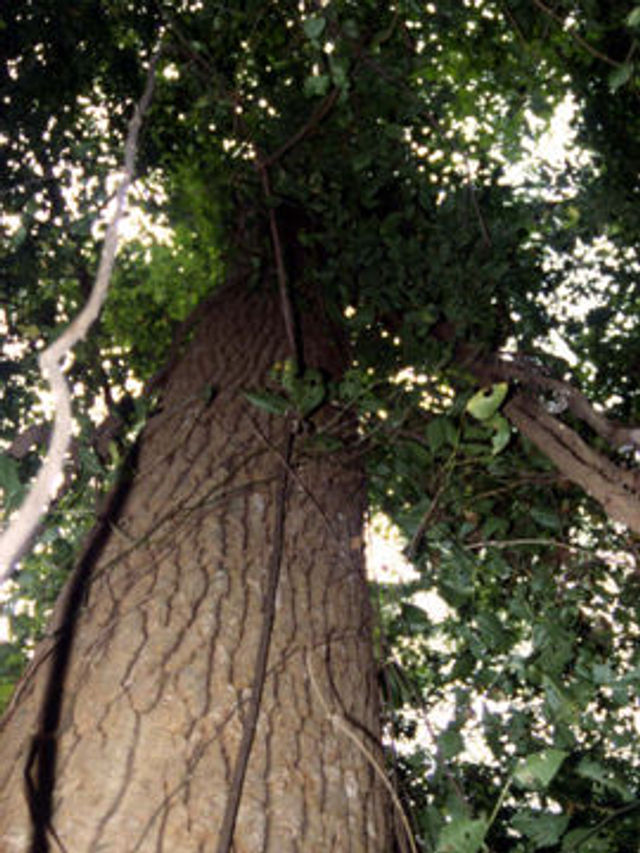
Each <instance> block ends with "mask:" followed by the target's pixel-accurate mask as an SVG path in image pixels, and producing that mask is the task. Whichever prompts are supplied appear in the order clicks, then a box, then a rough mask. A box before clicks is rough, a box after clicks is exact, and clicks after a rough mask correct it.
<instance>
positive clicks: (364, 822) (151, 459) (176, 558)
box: [0, 289, 390, 853]
mask: <svg viewBox="0 0 640 853" xmlns="http://www.w3.org/2000/svg"><path fill="white" fill-rule="evenodd" d="M302 328H303V338H304V350H305V359H306V361H307V363H308V364H310V365H315V366H319V367H322V368H323V369H324V370H326V371H328V372H330V373H333V374H334V375H335V374H336V373H337V372H339V371H340V369H341V368H342V366H343V362H344V357H343V355H342V353H341V352H340V348H339V346H338V345H337V343H336V340H335V338H333V337H332V336H331V334H330V333H328V331H327V327H326V326H325V324H324V323H323V322H321V321H320V320H319V319H318V317H317V316H315V317H314V318H313V319H309V320H307V321H304V318H303V324H302ZM286 354H287V346H286V336H285V333H284V329H283V324H282V321H281V317H280V311H279V308H278V304H277V300H275V299H270V298H266V297H264V296H259V295H257V294H254V295H250V294H248V293H247V292H245V291H244V290H239V289H237V290H232V289H227V290H226V291H225V292H223V293H222V294H221V295H220V296H219V297H218V298H217V299H216V300H214V302H213V304H212V305H211V307H210V308H209V309H207V316H206V319H205V320H203V322H202V323H201V324H200V327H199V330H198V333H197V335H196V338H195V339H194V342H193V343H192V344H191V346H190V348H189V350H188V352H187V353H186V355H185V357H184V358H183V359H182V360H181V362H180V363H179V364H178V365H177V367H176V368H175V369H174V370H173V372H172V374H171V376H170V379H169V381H168V385H167V388H166V393H165V394H164V397H163V401H162V407H161V409H160V412H159V414H157V415H156V416H154V417H153V418H152V419H151V421H150V422H149V424H148V426H147V428H146V429H145V430H144V433H143V436H142V438H141V442H140V445H139V458H138V460H137V465H136V468H135V474H134V476H133V481H132V483H131V486H130V488H129V489H128V493H127V495H126V497H125V498H124V499H123V500H122V501H121V504H122V505H121V506H120V507H116V508H114V509H113V510H112V512H111V513H110V517H109V518H108V519H106V521H105V523H104V524H103V526H102V528H101V533H100V534H99V535H97V536H95V537H94V539H93V541H92V543H91V545H90V546H89V548H88V550H87V553H86V555H85V558H84V560H83V561H81V563H80V565H79V567H78V569H77V572H76V575H75V577H74V579H72V580H71V582H70V584H69V586H68V588H67V591H66V595H65V596H64V597H63V600H61V602H60V603H59V606H58V608H57V610H56V614H55V615H54V625H53V627H54V628H56V629H57V633H55V634H54V635H53V636H52V637H51V638H49V639H48V640H47V641H46V642H45V643H44V644H43V646H42V647H41V648H40V649H38V651H37V653H36V657H35V659H34V663H33V665H32V667H31V669H30V672H29V673H28V675H27V677H26V678H25V679H24V680H23V682H22V683H21V684H20V685H19V688H18V693H17V695H16V698H15V700H14V703H13V705H12V707H11V708H10V709H9V712H8V714H7V716H6V718H5V720H4V722H3V728H2V731H1V734H0V785H1V794H0V797H1V800H0V849H1V850H2V851H25V850H31V851H36V850H37V851H39V850H47V849H58V847H57V845H63V846H62V847H60V849H66V850H67V851H69V853H82V851H87V853H89V851H91V853H95V851H114V853H115V851H117V853H123V852H125V853H131V851H151V850H153V851H159V850H163V851H181V853H182V851H185V853H188V851H196V850H202V851H217V850H219V849H221V848H220V844H221V837H222V834H223V833H224V830H223V828H222V827H223V825H226V826H227V828H229V827H230V826H231V824H232V823H233V820H232V818H233V811H234V810H233V801H234V799H237V794H238V793H239V792H240V785H239V783H240V782H241V781H243V783H244V784H243V785H242V789H241V797H240V799H239V810H238V814H237V821H236V823H235V830H234V833H233V845H232V846H231V847H230V848H229V849H231V850H233V851H236V853H240V851H242V852H243V853H244V852H245V851H246V853H256V851H297V850H299V851H305V853H307V851H318V853H320V851H322V853H326V851H367V852H368V851H375V852H376V853H377V851H385V853H386V851H387V850H389V849H390V846H389V829H388V823H389V815H388V806H387V800H386V796H385V794H384V789H383V788H382V786H381V783H380V780H379V777H378V774H377V772H376V770H375V768H374V766H373V762H372V760H371V758H369V757H367V755H366V754H365V749H366V750H367V751H369V753H370V754H371V752H373V754H374V755H375V756H376V757H377V760H378V761H379V759H380V751H379V747H378V746H377V743H378V739H379V722H378V703H377V694H376V679H375V671H374V662H373V656H372V646H371V626H370V618H369V605H368V597H367V589H366V583H365V579H364V574H363V560H362V520H363V497H364V496H363V479H362V474H361V472H360V471H359V470H358V469H357V467H356V466H354V465H353V464H351V463H350V461H349V460H348V459H346V458H341V456H340V455H338V456H336V455H322V454H316V455H313V454H311V453H309V452H306V451H305V449H304V444H305V438H304V435H300V434H299V435H295V436H294V438H293V439H291V438H290V435H291V432H292V430H291V428H290V424H289V421H288V420H287V419H286V418H284V417H281V416H272V415H269V414H267V413H265V412H263V411H260V410H259V409H258V408H256V407H255V406H252V405H251V404H250V403H249V402H248V401H247V400H246V398H245V397H244V395H243V393H242V392H243V389H247V388H259V387H260V386H261V385H263V384H264V382H265V377H266V375H267V373H268V371H269V368H270V367H271V366H272V365H273V363H274V362H275V361H276V360H278V359H283V358H284V357H285V356H286ZM291 442H293V448H292V447H291ZM289 457H290V461H289V462H287V458H289ZM278 574H279V579H278ZM276 580H277V588H275V596H274V602H275V604H274V606H273V608H272V607H270V600H271V597H272V596H271V593H272V592H273V591H274V583H275V581H276ZM270 587H271V592H270ZM271 616H273V626H272V629H271V628H270V625H269V620H270V618H271ZM269 636H270V644H269V645H268V646H267V644H266V640H267V638H268V637H269ZM267 651H268V658H267V659H266V672H265V677H264V683H263V689H262V692H261V694H260V689H259V688H260V686H261V685H260V677H259V670H260V663H259V661H260V656H261V655H263V656H264V653H265V652H267ZM258 700H259V702H260V709H259V714H258V717H257V723H256V725H255V726H253V723H252V712H253V710H254V709H255V708H256V706H257V701H258ZM252 735H254V736H253V739H252ZM355 741H359V742H360V743H362V744H363V747H364V748H361V747H359V746H358V745H357V744H356V742H355ZM249 747H250V750H249ZM243 750H244V751H245V752H249V758H248V764H247V767H246V772H243V770H242V766H241V761H240V759H239V755H240V754H241V753H242V751H243ZM25 778H26V783H25ZM225 816H226V817H225ZM225 822H226V823H225ZM34 827H35V828H34ZM54 839H55V840H54Z"/></svg>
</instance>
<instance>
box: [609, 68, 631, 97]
mask: <svg viewBox="0 0 640 853" xmlns="http://www.w3.org/2000/svg"><path fill="white" fill-rule="evenodd" d="M633 69H634V64H633V62H625V63H624V64H623V65H621V66H620V67H619V68H614V70H613V71H612V72H611V73H610V74H609V89H610V91H611V92H617V91H618V89H620V87H621V86H624V84H625V83H628V82H629V80H630V79H631V75H632V74H633Z"/></svg>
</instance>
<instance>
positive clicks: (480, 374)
mask: <svg viewBox="0 0 640 853" xmlns="http://www.w3.org/2000/svg"><path fill="white" fill-rule="evenodd" d="M455 333H456V330H455V327H454V326H453V325H452V324H450V323H446V322H442V323H439V324H438V325H437V326H436V327H435V328H434V330H433V334H434V337H436V338H437V339H438V340H440V341H447V342H455ZM453 357H454V360H455V362H456V363H457V364H458V365H459V366H461V367H463V368H464V369H465V370H468V371H469V372H470V373H471V374H472V375H473V376H475V378H476V379H477V380H478V381H479V382H480V383H481V384H483V385H488V384H490V383H493V382H505V381H506V382H509V383H511V384H513V385H514V387H515V389H516V391H515V394H513V395H512V397H511V399H510V400H509V401H508V403H507V404H506V406H505V407H504V414H505V415H506V416H507V418H508V419H509V420H510V421H511V423H512V424H513V425H514V426H515V427H516V428H517V429H518V430H519V431H520V432H521V433H522V435H524V436H526V437H527V438H528V439H529V440H530V441H531V442H532V443H533V444H534V445H535V446H536V447H537V448H538V449H539V450H541V451H542V453H544V454H545V455H546V456H547V457H548V458H549V459H550V460H551V462H553V464H554V465H555V466H556V468H557V469H558V470H559V471H560V473H561V474H562V475H563V476H564V477H566V478H567V479H568V480H570V481H571V482H573V483H575V484H576V485H578V486H580V487H581V488H582V489H584V491H585V492H586V493H587V494H588V495H590V496H591V497H592V498H593V499H594V500H596V501H597V502H598V503H599V504H600V505H601V506H602V508H603V509H604V511H605V512H606V514H607V515H608V516H609V518H611V519H612V520H613V521H618V522H621V523H622V524H625V525H627V526H628V527H629V529H630V530H633V531H634V532H635V533H638V534H640V470H638V468H637V467H636V468H635V469H631V470H629V469H628V468H625V467H624V466H622V465H616V463H615V462H613V461H612V460H611V459H610V458H609V457H607V456H606V455H605V454H603V453H599V452H598V451H597V450H594V448H593V447H591V446H590V445H589V444H587V442H586V441H584V439H582V438H581V437H580V436H579V435H578V433H577V432H576V431H575V430H574V429H572V428H571V427H570V426H569V425H568V424H566V423H564V422H563V421H562V420H560V418H559V417H557V416H556V415H554V414H552V413H551V412H550V411H548V410H547V407H546V406H545V405H544V403H543V402H542V401H541V400H540V397H541V396H542V394H543V393H545V392H546V393H547V394H548V393H551V394H552V395H553V397H554V398H555V400H559V401H560V402H561V403H562V407H564V408H566V410H567V411H569V412H571V414H572V415H573V416H574V417H575V418H576V419H577V420H579V421H582V423H584V424H585V425H587V426H588V427H589V428H590V429H591V430H593V432H594V433H595V434H596V435H597V436H599V437H600V438H601V439H603V440H604V441H606V442H607V443H608V444H609V446H610V447H612V448H613V449H616V450H617V449H620V448H622V447H630V448H632V449H637V448H640V427H637V426H625V425H623V424H620V423H618V422H616V421H612V420H611V419H610V418H607V417H606V416H605V415H604V414H602V412H599V411H598V410H597V409H596V408H595V407H594V406H593V404H592V403H591V402H590V401H589V400H588V399H587V397H585V395H584V394H583V393H582V392H581V391H579V390H578V389H577V388H576V387H575V385H572V384H571V383H570V382H566V381H563V380H560V379H554V378H553V377H551V376H549V375H548V374H547V373H545V371H544V369H543V368H542V367H539V366H538V365H536V364H535V362H533V361H531V360H530V359H527V358H524V357H522V356H520V355H518V354H512V353H505V354H500V355H489V356H487V355H486V354H484V353H483V352H482V350H481V349H480V348H479V347H477V346H473V345H471V344H469V343H464V342H460V341H458V342H455V343H454V356H453ZM562 407H560V408H562Z"/></svg>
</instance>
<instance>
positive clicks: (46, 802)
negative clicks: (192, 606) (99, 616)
mask: <svg viewBox="0 0 640 853" xmlns="http://www.w3.org/2000/svg"><path fill="white" fill-rule="evenodd" d="M138 448H139V441H136V442H135V444H134V445H133V446H132V447H131V449H130V451H129V453H128V454H127V456H126V458H125V461H124V464H123V466H122V472H121V474H120V479H119V480H118V482H117V484H116V485H115V486H114V488H113V490H112V491H111V493H110V494H109V495H108V496H107V498H106V500H105V503H104V506H103V508H102V510H101V512H100V517H99V520H98V523H97V524H96V526H95V528H94V529H93V531H92V533H91V534H90V536H89V540H88V542H87V543H86V545H85V547H84V550H83V552H82V554H81V556H80V558H79V559H78V562H77V564H76V566H75V569H74V571H73V575H72V577H71V579H70V580H69V586H68V587H67V589H66V591H65V593H64V594H65V596H66V598H65V603H64V609H63V611H62V614H61V617H60V623H59V625H58V627H57V628H56V631H55V644H54V647H53V651H52V655H51V658H52V660H51V668H50V670H49V678H48V681H47V686H46V688H45V692H44V699H43V702H42V710H41V715H40V726H39V729H38V731H37V732H36V734H35V735H34V736H33V739H32V741H31V747H30V749H29V754H28V758H27V763H26V765H25V769H24V779H25V788H26V796H27V801H28V804H29V812H30V815H31V843H30V846H29V853H48V851H49V850H50V844H49V840H50V838H51V837H52V836H53V837H54V838H55V837H56V832H55V827H54V826H53V824H52V817H53V795H54V791H55V785H56V762H57V752H58V749H57V736H58V726H59V724H60V715H61V710H62V700H63V697H64V685H65V680H66V675H67V670H68V666H69V661H70V658H71V651H72V649H73V641H74V637H75V632H76V624H77V617H78V613H79V612H80V609H81V606H82V602H83V600H84V598H85V596H86V594H87V591H88V586H89V582H90V580H91V571H92V568H93V567H94V566H95V565H96V562H97V560H98V558H99V556H100V554H101V553H102V550H103V548H104V546H105V545H106V543H107V541H108V538H109V535H110V533H111V527H112V524H113V523H114V522H117V520H118V516H119V514H120V511H121V510H122V507H123V506H124V502H125V500H126V497H127V494H128V493H129V487H130V485H131V481H132V476H133V472H134V471H135V468H136V462H137V456H138ZM58 846H59V847H60V849H64V847H63V846H61V845H58Z"/></svg>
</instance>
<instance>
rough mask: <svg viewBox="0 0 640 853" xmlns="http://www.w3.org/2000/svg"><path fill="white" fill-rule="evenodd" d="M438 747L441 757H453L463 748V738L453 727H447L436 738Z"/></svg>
mask: <svg viewBox="0 0 640 853" xmlns="http://www.w3.org/2000/svg"><path fill="white" fill-rule="evenodd" d="M438 747H439V749H440V752H441V754H442V757H443V758H445V759H449V758H455V756H456V755H459V754H460V753H461V752H462V750H463V749H464V739H463V737H462V735H461V734H460V732H457V731H456V730H455V729H447V730H446V731H444V732H442V734H441V735H440V737H439V738H438Z"/></svg>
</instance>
